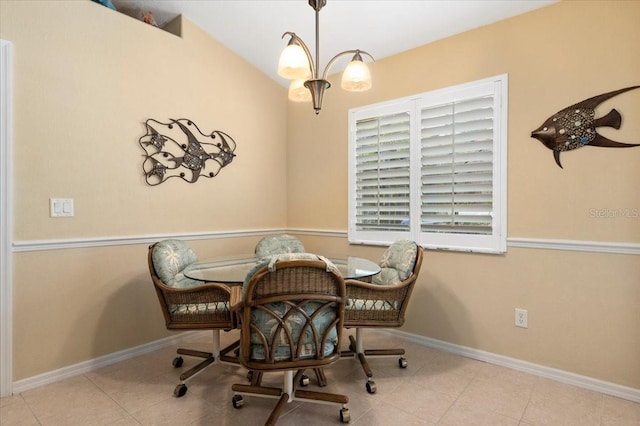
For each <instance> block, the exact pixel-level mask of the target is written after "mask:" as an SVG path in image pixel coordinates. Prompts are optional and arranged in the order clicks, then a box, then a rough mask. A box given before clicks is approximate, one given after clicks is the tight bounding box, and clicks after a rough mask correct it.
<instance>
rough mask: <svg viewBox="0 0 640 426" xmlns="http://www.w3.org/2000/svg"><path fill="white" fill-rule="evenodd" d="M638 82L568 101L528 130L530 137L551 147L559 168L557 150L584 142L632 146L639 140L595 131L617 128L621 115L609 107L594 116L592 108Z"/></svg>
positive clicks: (570, 147)
mask: <svg viewBox="0 0 640 426" xmlns="http://www.w3.org/2000/svg"><path fill="white" fill-rule="evenodd" d="M638 88H640V86H632V87H627V88H624V89H620V90H614V91H613V92H608V93H603V94H602V95H598V96H594V97H593V98H589V99H585V100H584V101H582V102H578V103H577V104H575V105H571V106H570V107H567V108H565V109H563V110H562V111H560V112H557V113H556V114H554V115H553V116H551V117H549V118H548V119H547V120H546V121H545V122H544V123H543V124H542V126H540V127H538V128H537V129H536V130H534V131H533V132H531V137H532V138H536V139H538V140H539V141H540V142H542V143H543V144H544V146H546V147H547V148H549V149H550V150H552V151H553V157H554V158H555V159H556V163H557V164H558V166H560V168H562V164H560V153H561V152H562V151H571V150H572V149H578V148H582V147H583V146H600V147H605V148H631V147H634V146H640V144H629V143H622V142H615V141H612V140H610V139H607V138H605V137H604V136H602V135H600V134H599V133H597V132H596V128H598V127H613V128H614V129H619V128H620V124H622V116H621V115H620V113H619V112H618V111H617V110H616V109H612V110H611V111H610V112H609V114H607V115H605V116H604V117H600V118H595V115H596V112H595V108H596V107H597V106H598V105H600V104H601V103H602V102H604V101H606V100H607V99H610V98H613V97H614V96H616V95H619V94H621V93H624V92H628V91H629V90H633V89H638Z"/></svg>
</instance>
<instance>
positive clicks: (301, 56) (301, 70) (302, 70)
mask: <svg viewBox="0 0 640 426" xmlns="http://www.w3.org/2000/svg"><path fill="white" fill-rule="evenodd" d="M278 75H279V76H280V77H284V78H288V79H291V80H294V79H298V78H307V77H309V76H310V75H311V70H310V69H309V60H308V59H307V55H306V53H304V49H302V47H301V46H300V45H299V44H296V43H291V44H289V45H288V46H287V47H285V48H284V50H283V51H282V53H281V54H280V60H279V61H278Z"/></svg>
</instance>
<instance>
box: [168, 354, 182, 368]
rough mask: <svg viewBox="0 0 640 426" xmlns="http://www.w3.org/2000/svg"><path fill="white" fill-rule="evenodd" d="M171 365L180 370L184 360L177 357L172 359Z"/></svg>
mask: <svg viewBox="0 0 640 426" xmlns="http://www.w3.org/2000/svg"><path fill="white" fill-rule="evenodd" d="M171 364H173V366H174V367H175V368H180V367H182V364H184V359H183V358H182V357H181V356H177V357H175V358H174V359H173V362H172V363H171Z"/></svg>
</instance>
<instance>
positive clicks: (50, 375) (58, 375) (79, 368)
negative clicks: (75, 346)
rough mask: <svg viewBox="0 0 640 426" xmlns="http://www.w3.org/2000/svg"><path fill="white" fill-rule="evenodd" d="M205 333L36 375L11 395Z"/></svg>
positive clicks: (20, 382)
mask: <svg viewBox="0 0 640 426" xmlns="http://www.w3.org/2000/svg"><path fill="white" fill-rule="evenodd" d="M201 333H205V332H203V331H186V332H182V333H180V334H179V335H177V336H170V337H167V338H164V339H160V340H156V341H154V342H151V343H147V344H144V345H141V346H136V347H134V348H130V349H125V350H124V351H119V352H114V353H112V354H108V355H104V356H101V357H98V358H94V359H90V360H88V361H83V362H80V363H78V364H75V365H70V366H68V367H64V368H60V369H58V370H53V371H49V372H47V373H43V374H38V375H37V376H33V377H29V378H27V379H22V380H18V381H16V382H13V389H12V391H13V393H14V394H17V393H20V392H24V391H27V390H30V389H34V388H37V387H39V386H43V385H48V384H49V383H54V382H57V381H60V380H63V379H67V378H69V377H73V376H77V375H79V374H84V373H88V372H91V371H94V370H97V369H98V368H101V367H105V366H107V365H110V364H114V363H116V362H120V361H124V360H127V359H129V358H133V357H136V356H138V355H142V354H145V353H147V352H153V351H155V350H158V349H162V348H164V347H167V346H171V345H175V344H177V343H180V342H184V341H186V340H191V339H193V338H195V337H197V335H199V334H201Z"/></svg>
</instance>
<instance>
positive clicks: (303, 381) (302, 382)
mask: <svg viewBox="0 0 640 426" xmlns="http://www.w3.org/2000/svg"><path fill="white" fill-rule="evenodd" d="M309 383H310V380H309V376H307V375H306V374H303V375H302V376H301V377H300V386H309Z"/></svg>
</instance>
